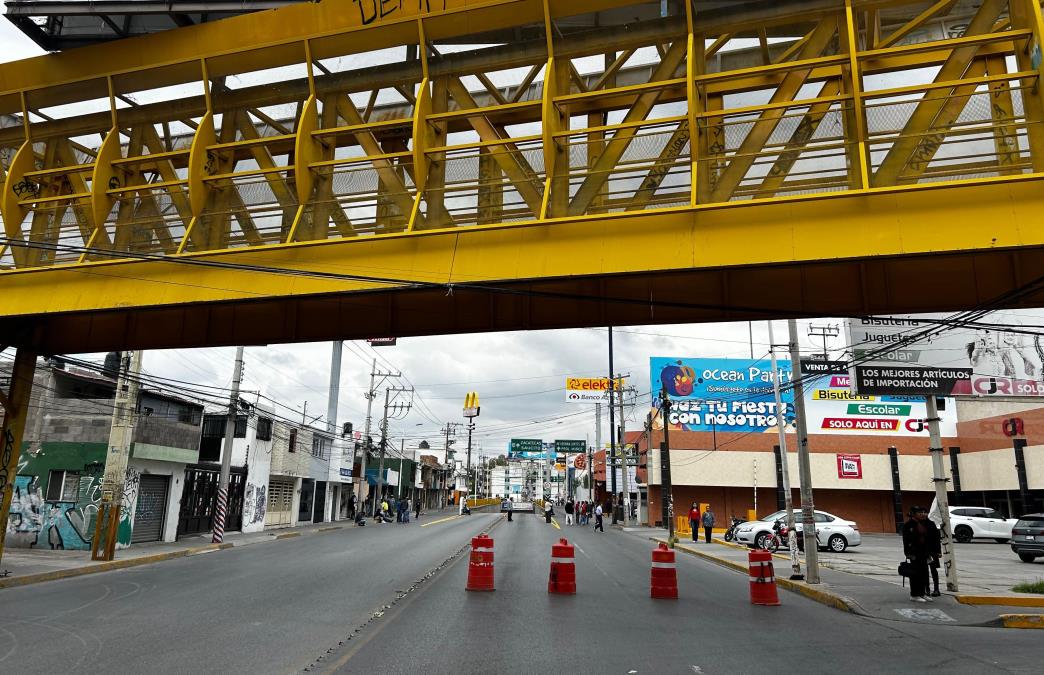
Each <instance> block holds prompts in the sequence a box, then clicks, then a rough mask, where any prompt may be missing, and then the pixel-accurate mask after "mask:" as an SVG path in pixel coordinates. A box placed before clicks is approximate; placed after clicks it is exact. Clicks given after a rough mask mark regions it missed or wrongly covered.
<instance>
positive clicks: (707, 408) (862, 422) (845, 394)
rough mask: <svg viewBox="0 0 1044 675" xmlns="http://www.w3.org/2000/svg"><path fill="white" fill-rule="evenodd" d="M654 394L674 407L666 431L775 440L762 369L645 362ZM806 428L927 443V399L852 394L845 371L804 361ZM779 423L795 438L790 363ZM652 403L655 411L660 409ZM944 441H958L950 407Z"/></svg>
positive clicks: (944, 414) (771, 401) (944, 415)
mask: <svg viewBox="0 0 1044 675" xmlns="http://www.w3.org/2000/svg"><path fill="white" fill-rule="evenodd" d="M650 363H651V374H652V380H653V381H652V387H653V389H654V391H662V388H663V386H664V385H665V384H667V393H668V395H669V396H670V398H671V400H672V404H671V415H670V424H671V429H678V430H682V431H711V432H716V433H718V432H751V433H758V432H760V433H775V432H776V413H775V397H774V395H773V392H772V376H771V367H770V365H769V363H768V361H767V359H766V360H765V361H762V362H752V361H750V360H748V359H687V358H681V359H679V358H661V357H654V358H652V359H650ZM801 365H802V368H801V370H802V377H803V378H804V379H803V380H802V383H803V384H804V393H805V396H804V400H805V421H806V423H807V425H808V433H809V434H837V435H850V434H892V435H900V436H906V435H917V436H927V435H928V430H927V425H925V424H924V419H925V418H926V417H927V411H926V408H925V403H924V399H923V398H921V397H911V396H902V395H893V394H885V395H880V394H853V393H852V390H851V388H850V387H851V378H850V376H849V374H848V372H847V370H846V368H847V364H844V363H839V362H823V361H803V362H802V364H801ZM779 369H780V379H781V380H782V382H783V384H784V390H783V391H782V392H780V393H781V398H782V400H783V406H784V411H783V414H784V420H785V421H786V425H787V430H788V431H793V400H794V393H793V391H792V390H790V389H789V388H788V387H787V386H786V385H787V384H789V383H790V379H791V364H790V361H789V360H781V361H779ZM659 399H660V397H659V396H656V397H655V398H654V400H653V405H654V406H658V405H659V404H660V400H659ZM940 418H941V431H942V433H943V435H948V436H953V435H956V433H957V419H956V411H955V406H946V407H945V409H944V410H942V411H940Z"/></svg>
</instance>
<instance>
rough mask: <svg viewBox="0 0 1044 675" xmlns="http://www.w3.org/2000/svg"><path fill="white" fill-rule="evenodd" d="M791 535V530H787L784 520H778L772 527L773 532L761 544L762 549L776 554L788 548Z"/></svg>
mask: <svg viewBox="0 0 1044 675" xmlns="http://www.w3.org/2000/svg"><path fill="white" fill-rule="evenodd" d="M789 534H790V530H788V529H787V525H786V523H784V522H783V521H782V520H777V521H776V522H775V523H774V524H773V525H772V532H771V533H770V534H769V535H768V536H767V537H765V539H764V540H763V541H762V543H761V548H762V549H763V550H765V551H768V552H769V553H775V552H776V551H778V550H779V549H781V548H787V547H788V546H789V545H788V544H787V536H788V535H789Z"/></svg>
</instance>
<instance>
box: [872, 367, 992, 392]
mask: <svg viewBox="0 0 1044 675" xmlns="http://www.w3.org/2000/svg"><path fill="white" fill-rule="evenodd" d="M852 370H853V371H854V378H853V380H852V384H853V385H854V389H855V391H857V392H859V394H862V395H871V396H873V395H893V396H896V395H901V396H946V395H949V394H951V393H953V392H954V391H957V390H959V388H960V386H961V385H962V383H963V386H967V383H968V382H969V381H970V380H971V378H972V370H971V368H935V367H926V366H891V365H870V366H855V367H854V368H853V369H852Z"/></svg>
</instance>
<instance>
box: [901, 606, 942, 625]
mask: <svg viewBox="0 0 1044 675" xmlns="http://www.w3.org/2000/svg"><path fill="white" fill-rule="evenodd" d="M895 613H896V614H899V615H900V616H905V617H906V618H907V619H916V620H917V621H935V622H945V621H956V619H954V618H953V617H952V616H950V615H949V614H947V613H946V612H944V611H942V610H941V609H916V608H913V607H908V608H905V609H897V610H895Z"/></svg>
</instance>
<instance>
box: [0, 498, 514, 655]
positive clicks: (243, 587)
mask: <svg viewBox="0 0 1044 675" xmlns="http://www.w3.org/2000/svg"><path fill="white" fill-rule="evenodd" d="M452 516H453V514H452V513H451V512H448V511H447V512H443V513H442V514H438V515H433V516H430V517H427V516H426V517H425V518H422V519H421V520H420V521H419V522H417V521H414V522H413V523H412V524H410V525H397V524H393V523H389V524H386V525H379V526H378V525H373V524H372V523H371V524H369V525H367V526H366V527H364V528H356V527H352V526H349V527H347V528H345V529H343V530H338V531H335V532H328V533H322V534H317V535H313V536H304V537H298V538H290V539H284V540H279V541H274V542H270V543H265V544H259V545H255V546H246V547H242V548H234V549H229V550H225V551H217V552H214V553H208V554H204V555H197V556H193V557H188V558H180V559H177V560H172V561H168V562H162V563H158V564H154V565H147V566H143V567H136V568H131V569H126V570H120V571H115V572H107V573H103V574H94V575H88V576H83V577H77V578H73V579H67V580H63V581H54V582H48V583H42V584H36V585H31V586H24V587H18V588H9V589H4V590H0V673H12V674H15V673H18V674H22V673H25V674H29V673H71V672H84V673H99V672H107V673H212V672H221V673H223V674H225V673H229V674H230V673H288V672H300V671H302V670H303V669H305V668H307V667H308V666H309V664H311V663H313V662H314V661H315V660H316V659H317V658H318V657H319V656H320V655H322V654H324V653H325V652H326V651H327V650H328V649H330V648H332V647H336V646H337V644H338V642H343V641H346V638H347V636H348V635H349V634H350V633H351V632H352V631H353V630H354V629H355V628H356V627H358V626H361V625H364V624H365V623H366V622H367V621H368V620H370V618H371V616H372V614H373V613H374V612H375V611H379V610H380V609H381V608H383V607H384V606H386V605H392V603H393V601H395V599H396V598H397V597H398V596H400V595H401V591H405V590H407V589H409V588H410V587H411V586H413V585H415V583H416V582H417V581H418V580H420V579H422V578H423V577H425V576H426V575H428V574H429V573H430V572H431V571H432V570H434V569H435V568H436V567H438V566H439V565H441V564H443V563H444V562H445V561H446V560H447V559H448V558H450V557H451V556H453V555H454V554H455V553H456V552H457V551H458V550H459V549H460V548H461V547H462V546H464V545H465V544H466V543H468V542H469V541H470V538H471V537H472V536H473V535H475V534H478V533H479V532H480V531H481V530H482V529H484V528H486V527H489V526H490V525H491V524H492V523H494V522H495V521H496V520H497V519H498V518H499V517H500V516H499V514H488V513H487V514H482V513H478V512H476V513H474V514H473V515H471V516H467V517H455V518H452V519H451V520H447V521H445V522H441V523H439V522H436V521H438V520H439V519H442V518H447V517H452ZM429 523H431V524H429ZM426 524H428V525H427V526H426V527H421V526H422V525H426ZM421 587H423V584H421ZM406 597H409V595H407V596H406ZM392 606H394V605H392Z"/></svg>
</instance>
